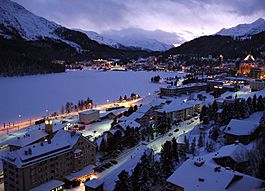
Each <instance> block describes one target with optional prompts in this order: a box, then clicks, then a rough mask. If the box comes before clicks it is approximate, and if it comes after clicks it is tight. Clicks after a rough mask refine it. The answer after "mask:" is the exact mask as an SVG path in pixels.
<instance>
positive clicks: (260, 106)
mask: <svg viewBox="0 0 265 191" xmlns="http://www.w3.org/2000/svg"><path fill="white" fill-rule="evenodd" d="M264 109H265V105H264V101H263V98H262V96H261V95H260V96H259V97H258V102H257V110H258V111H263V110H264Z"/></svg>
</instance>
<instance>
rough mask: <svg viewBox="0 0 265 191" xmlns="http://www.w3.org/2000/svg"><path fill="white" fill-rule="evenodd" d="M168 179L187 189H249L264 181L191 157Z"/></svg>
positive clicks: (231, 190) (189, 190) (201, 190)
mask: <svg viewBox="0 0 265 191" xmlns="http://www.w3.org/2000/svg"><path fill="white" fill-rule="evenodd" d="M190 172H192V173H190ZM167 181H168V182H170V183H172V184H174V185H177V186H180V187H182V188H184V190H187V191H205V190H214V191H224V190H226V191H239V190H240V191H249V190H251V189H252V188H257V187H259V186H261V184H262V183H263V181H262V180H260V179H257V178H254V177H251V176H248V175H245V174H242V173H239V172H236V171H232V170H228V169H226V168H223V167H221V166H218V165H215V164H211V163H207V162H204V161H198V160H195V161H194V160H191V159H188V160H187V161H185V162H184V163H183V164H182V165H181V166H180V167H179V168H178V169H177V170H176V171H175V172H174V173H173V174H172V175H171V176H170V177H169V178H168V179H167Z"/></svg>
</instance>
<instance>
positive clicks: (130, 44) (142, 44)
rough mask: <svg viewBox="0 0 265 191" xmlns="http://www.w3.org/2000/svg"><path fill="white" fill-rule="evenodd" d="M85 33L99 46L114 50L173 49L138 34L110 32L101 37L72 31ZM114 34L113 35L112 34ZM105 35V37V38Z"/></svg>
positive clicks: (91, 33) (91, 32) (95, 34)
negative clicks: (109, 47) (102, 45)
mask: <svg viewBox="0 0 265 191" xmlns="http://www.w3.org/2000/svg"><path fill="white" fill-rule="evenodd" d="M74 30H77V31H80V32H82V33H85V34H86V35H87V36H88V37H89V38H90V39H92V40H95V41H97V42H98V43H100V44H105V45H108V46H111V47H114V48H126V47H127V48H136V49H142V50H151V51H166V50H168V49H170V48H172V47H173V45H168V44H166V43H162V42H160V41H158V40H156V39H152V38H146V37H145V36H143V35H139V34H137V33H136V34H131V33H130V34H126V35H124V34H120V31H112V34H110V33H108V32H107V33H104V34H103V35H101V34H98V33H96V32H93V31H84V30H81V29H74ZM113 33H114V34H113ZM105 34H106V36H105Z"/></svg>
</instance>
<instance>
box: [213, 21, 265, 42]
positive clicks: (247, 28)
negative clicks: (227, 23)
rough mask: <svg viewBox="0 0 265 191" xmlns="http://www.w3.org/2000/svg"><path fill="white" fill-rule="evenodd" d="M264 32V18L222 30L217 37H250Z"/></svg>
mask: <svg viewBox="0 0 265 191" xmlns="http://www.w3.org/2000/svg"><path fill="white" fill-rule="evenodd" d="M262 31H265V20H264V19H263V18H259V19H258V20H256V21H254V22H253V23H250V24H239V25H237V26H235V27H232V28H229V29H225V28H224V29H222V30H220V31H219V32H218V33H216V34H217V35H222V36H234V37H242V38H244V37H249V36H252V35H254V34H258V33H260V32H262Z"/></svg>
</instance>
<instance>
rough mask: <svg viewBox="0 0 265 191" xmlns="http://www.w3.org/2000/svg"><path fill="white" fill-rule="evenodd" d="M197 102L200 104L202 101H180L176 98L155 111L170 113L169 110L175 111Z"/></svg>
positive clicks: (189, 106) (192, 105)
mask: <svg viewBox="0 0 265 191" xmlns="http://www.w3.org/2000/svg"><path fill="white" fill-rule="evenodd" d="M198 104H202V102H201V101H194V100H190V101H186V102H184V101H180V100H178V99H177V100H173V101H172V102H171V103H170V104H168V105H164V107H163V108H162V109H158V110H156V111H157V112H160V113H163V112H166V113H170V112H175V111H180V110H183V109H187V108H191V107H194V106H195V105H198Z"/></svg>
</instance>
